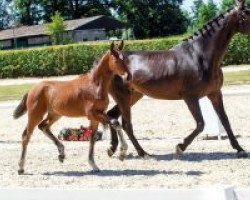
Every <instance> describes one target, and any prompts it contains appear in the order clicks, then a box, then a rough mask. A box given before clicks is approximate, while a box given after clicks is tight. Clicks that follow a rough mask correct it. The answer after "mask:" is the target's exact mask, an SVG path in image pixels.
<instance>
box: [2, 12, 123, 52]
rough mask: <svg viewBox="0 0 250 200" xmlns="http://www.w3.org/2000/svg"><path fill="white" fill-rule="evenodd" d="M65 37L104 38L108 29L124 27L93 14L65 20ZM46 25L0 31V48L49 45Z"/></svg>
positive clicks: (81, 38) (80, 38)
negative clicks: (92, 15)
mask: <svg viewBox="0 0 250 200" xmlns="http://www.w3.org/2000/svg"><path fill="white" fill-rule="evenodd" d="M65 26H66V32H65V33H64V35H63V37H67V38H69V39H71V40H74V41H76V42H80V41H95V40H106V39H108V38H107V34H106V33H107V31H108V30H116V29H123V28H125V27H126V26H125V24H124V23H122V22H120V21H118V20H116V19H113V18H111V17H107V16H103V15H100V16H94V17H87V18H81V19H76V20H68V21H65ZM50 44H51V39H50V36H49V35H48V32H47V25H46V24H43V25H34V26H21V27H18V28H13V29H7V30H2V31H0V49H13V48H26V47H33V46H45V45H50Z"/></svg>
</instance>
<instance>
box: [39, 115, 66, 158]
mask: <svg viewBox="0 0 250 200" xmlns="http://www.w3.org/2000/svg"><path fill="white" fill-rule="evenodd" d="M59 119H60V116H57V115H51V114H48V116H47V117H46V119H45V120H43V121H42V122H41V123H40V124H39V125H38V128H39V129H40V130H41V131H42V132H43V133H44V134H45V135H46V136H47V137H48V138H49V139H51V140H52V141H53V142H54V144H55V145H56V146H57V148H58V152H59V156H58V159H59V161H60V162H63V161H64V158H65V153H64V146H63V144H62V143H61V142H60V141H59V140H58V139H57V138H56V137H55V136H54V135H53V133H52V132H51V130H50V127H51V126H52V124H54V123H55V122H56V121H57V120H59Z"/></svg>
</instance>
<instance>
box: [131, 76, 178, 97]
mask: <svg viewBox="0 0 250 200" xmlns="http://www.w3.org/2000/svg"><path fill="white" fill-rule="evenodd" d="M131 87H132V88H133V89H135V90H136V91H138V92H140V93H142V94H144V95H147V96H149V97H152V98H155V99H166V100H179V99H181V98H182V92H181V88H182V87H181V83H180V82H179V81H178V80H177V81H150V82H146V83H141V84H131Z"/></svg>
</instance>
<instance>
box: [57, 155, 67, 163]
mask: <svg viewBox="0 0 250 200" xmlns="http://www.w3.org/2000/svg"><path fill="white" fill-rule="evenodd" d="M58 159H59V161H60V162H61V163H63V161H64V159H65V155H59V156H58Z"/></svg>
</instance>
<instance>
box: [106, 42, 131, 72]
mask: <svg viewBox="0 0 250 200" xmlns="http://www.w3.org/2000/svg"><path fill="white" fill-rule="evenodd" d="M122 48H123V41H122V42H121V44H120V45H119V47H118V48H117V49H115V45H114V42H112V43H111V45H110V50H109V53H108V56H109V61H108V62H109V63H108V65H109V69H110V71H112V72H113V73H114V74H117V75H120V76H124V75H126V76H127V75H128V69H127V67H126V65H125V60H124V56H123V54H122V52H121V50H122Z"/></svg>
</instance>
